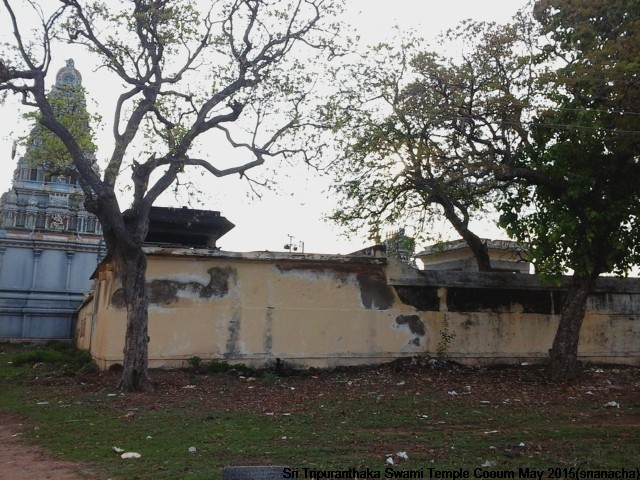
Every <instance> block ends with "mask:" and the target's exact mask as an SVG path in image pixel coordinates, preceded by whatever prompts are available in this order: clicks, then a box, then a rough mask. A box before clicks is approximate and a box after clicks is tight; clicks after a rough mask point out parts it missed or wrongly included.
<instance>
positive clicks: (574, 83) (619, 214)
mask: <svg viewBox="0 0 640 480" xmlns="http://www.w3.org/2000/svg"><path fill="white" fill-rule="evenodd" d="M535 14H536V18H537V19H538V21H539V22H540V23H541V25H542V28H543V32H542V33H547V34H548V35H549V37H550V40H551V42H552V43H551V44H550V47H549V48H548V49H547V54H548V59H546V58H545V61H547V60H548V61H552V62H555V63H556V64H558V62H559V60H558V59H559V58H563V59H565V60H567V61H566V62H565V63H564V65H562V66H560V67H559V68H557V69H556V70H555V71H553V72H551V73H550V74H549V75H547V76H546V77H545V82H546V83H547V84H548V85H550V86H551V89H550V92H552V93H550V94H549V96H548V98H549V100H550V101H551V102H553V104H554V106H553V107H551V108H548V109H544V110H541V111H540V112H539V113H538V115H537V117H536V118H535V119H534V121H533V122H532V126H531V145H530V146H529V148H528V149H526V150H525V151H523V152H522V153H523V154H522V157H521V159H520V160H521V163H520V166H524V167H526V168H529V169H532V170H535V171H537V172H539V173H541V174H543V175H544V176H545V177H546V178H547V179H549V180H550V182H549V183H548V184H544V183H542V184H538V185H535V186H534V185H531V184H529V185H521V186H519V187H518V188H517V189H514V190H512V191H510V192H509V195H508V197H507V199H506V200H505V202H504V204H503V205H502V217H501V223H502V225H503V226H505V227H506V228H507V230H508V232H509V233H510V234H511V235H513V236H514V237H516V238H517V239H518V240H520V241H523V242H527V243H528V244H529V246H530V252H531V255H532V257H533V258H534V260H535V263H536V268H537V270H538V271H539V272H540V273H541V274H543V275H545V276H547V277H557V276H558V275H560V274H561V273H563V272H566V271H567V270H568V269H571V270H573V271H574V272H576V273H578V274H580V275H588V276H597V275H599V274H600V273H604V272H613V273H618V274H623V273H625V272H627V271H628V270H629V269H630V268H631V267H632V266H633V265H634V264H638V263H639V261H640V247H639V246H640V220H639V219H640V189H639V188H638V185H640V161H639V158H640V149H639V147H638V145H640V115H638V113H637V105H638V100H639V99H640V86H639V85H640V84H639V83H638V78H640V63H639V61H640V33H639V32H640V29H639V26H640V24H639V18H640V6H639V5H638V4H635V3H633V4H632V3H630V2H627V1H614V2H609V1H606V2H605V1H601V0H599V1H593V2H572V3H567V2H560V1H555V0H544V1H539V2H537V4H536V9H535Z"/></svg>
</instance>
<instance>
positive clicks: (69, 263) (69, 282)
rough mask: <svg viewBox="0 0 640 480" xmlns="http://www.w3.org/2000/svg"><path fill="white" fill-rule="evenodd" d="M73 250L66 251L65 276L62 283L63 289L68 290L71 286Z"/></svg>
mask: <svg viewBox="0 0 640 480" xmlns="http://www.w3.org/2000/svg"><path fill="white" fill-rule="evenodd" d="M73 255H74V252H69V251H68V252H67V278H66V280H65V283H64V289H65V290H67V291H68V290H69V289H70V287H71V285H70V284H71V260H73Z"/></svg>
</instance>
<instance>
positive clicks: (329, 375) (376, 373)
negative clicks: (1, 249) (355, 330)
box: [0, 359, 640, 480]
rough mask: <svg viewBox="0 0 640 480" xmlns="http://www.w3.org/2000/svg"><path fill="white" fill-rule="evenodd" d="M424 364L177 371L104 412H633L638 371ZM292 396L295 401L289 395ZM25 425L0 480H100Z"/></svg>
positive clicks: (0, 427) (4, 447)
mask: <svg viewBox="0 0 640 480" xmlns="http://www.w3.org/2000/svg"><path fill="white" fill-rule="evenodd" d="M429 362H433V361H429V360H428V359H427V360H425V359H418V360H416V359H414V360H413V361H412V360H404V361H398V362H394V363H391V364H388V365H384V366H379V367H375V368H368V369H352V370H339V371H334V372H324V371H322V372H311V373H308V372H307V373H306V374H304V375H291V376H284V377H280V378H278V379H277V380H276V381H272V382H265V381H259V380H257V379H256V378H253V377H251V375H250V374H246V375H242V374H238V373H235V374H229V373H215V374H206V375H202V374H195V373H194V372H191V371H180V370H176V371H153V372H152V373H151V378H152V382H153V385H154V392H152V393H148V394H128V395H117V397H114V400H115V402H113V403H112V404H111V405H112V407H113V408H119V409H122V411H127V410H130V409H137V408H141V409H155V408H159V407H161V406H165V405H168V404H174V403H179V402H182V401H184V400H185V399H186V397H188V396H190V395H198V396H199V397H200V398H204V399H206V400H204V401H203V405H204V404H206V407H207V408H213V409H220V410H235V411H251V412H275V413H276V414H280V413H282V412H285V411H286V412H291V413H295V412H296V410H298V409H299V410H301V411H302V410H303V409H304V408H305V407H306V405H307V403H308V401H309V400H310V399H314V398H317V397H318V396H322V395H324V394H325V392H328V391H331V390H333V389H336V388H339V389H340V390H341V392H343V393H344V394H345V395H352V396H353V397H354V398H357V395H359V393H358V392H361V391H362V390H366V391H368V392H374V391H377V392H380V393H381V394H384V393H385V392H389V391H392V390H396V391H397V390H398V389H399V388H400V389H404V390H406V392H407V393H414V394H415V392H420V391H424V390H429V391H432V392H433V391H434V390H435V391H436V392H439V394H441V395H442V396H444V397H446V396H449V395H472V396H474V397H476V398H477V399H479V400H483V401H486V402H504V401H505V399H507V400H508V399H514V401H518V402H526V403H530V404H536V403H539V404H552V405H554V406H557V408H559V409H561V408H562V406H563V405H569V404H571V403H573V402H574V401H575V400H576V399H581V398H589V400H593V402H595V403H596V404H597V405H599V406H602V407H604V406H605V404H607V403H609V402H617V403H618V404H620V405H624V406H625V407H627V406H628V407H638V406H640V403H639V402H640V400H639V399H640V368H633V367H597V366H589V367H587V368H585V373H584V375H583V377H582V378H581V379H580V380H579V381H577V382H574V383H572V384H569V385H566V386H562V387H559V386H557V385H553V384H550V383H548V382H547V381H546V380H545V376H544V371H543V370H542V368H541V367H538V366H518V367H500V368H482V369H470V368H466V367H461V366H458V365H455V364H449V365H445V366H441V365H434V364H433V363H429ZM118 376H119V374H118V373H115V372H104V373H98V374H91V375H85V376H82V377H47V376H46V375H43V376H42V377H40V378H39V380H37V382H41V383H42V384H45V385H47V386H51V387H54V388H55V387H60V388H65V389H69V390H70V391H71V392H73V393H75V394H77V395H83V394H87V393H92V392H94V393H95V392H113V390H114V387H115V385H116V384H117V380H118ZM363 387H364V388H363ZM247 389H250V390H249V391H250V392H251V394H250V395H247V393H248V390H247ZM292 391H295V392H296V394H295V395H292V393H291V392H292ZM350 392H352V393H350ZM625 410H627V409H625ZM599 411H602V409H599ZM635 411H636V408H633V409H631V411H630V413H629V416H628V417H627V416H626V415H625V414H624V413H622V412H623V410H622V409H621V410H620V412H621V415H620V418H619V421H620V422H622V423H626V422H631V423H633V424H635V423H636V422H637V421H638V418H637V416H636V414H635ZM631 412H633V413H631ZM598 415H600V414H599V413H598V410H595V411H592V412H587V413H585V415H584V418H581V421H585V420H586V417H593V418H590V420H591V421H593V422H599V421H600V419H599V418H597V417H598ZM625 417H627V418H625ZM26 422H28V420H27V421H24V420H22V419H19V418H16V417H12V416H7V415H5V414H2V413H1V412H0V479H1V480H4V479H6V480H22V479H25V480H26V479H29V480H31V479H50V480H81V479H85V480H86V479H97V478H99V476H98V475H97V474H96V473H95V472H93V471H92V470H91V469H90V468H88V467H86V466H84V465H78V464H73V463H70V462H65V461H63V460H61V459H59V458H56V457H54V456H53V455H52V454H50V453H46V452H44V451H43V450H41V449H39V448H37V447H34V446H31V445H27V444H25V443H23V442H22V441H21V440H20V437H21V432H22V431H24V429H26V428H29V427H28V424H27V423H26Z"/></svg>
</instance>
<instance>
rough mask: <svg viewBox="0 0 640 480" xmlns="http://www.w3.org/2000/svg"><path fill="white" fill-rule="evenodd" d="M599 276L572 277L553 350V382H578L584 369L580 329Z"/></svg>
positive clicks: (550, 367)
mask: <svg viewBox="0 0 640 480" xmlns="http://www.w3.org/2000/svg"><path fill="white" fill-rule="evenodd" d="M595 278H596V276H589V275H586V276H579V275H575V274H574V276H573V281H572V283H571V286H570V287H569V290H568V291H567V296H566V297H565V300H564V303H563V304H562V314H561V316H560V323H559V324H558V330H557V331H556V336H555V338H554V340H553V347H552V349H551V352H550V354H551V362H550V364H549V374H550V378H551V380H552V381H554V382H566V381H571V380H575V379H577V378H578V376H579V375H580V373H581V371H582V365H581V363H580V361H579V360H578V342H579V341H580V328H581V327H582V321H583V320H584V314H585V311H586V307H587V297H588V296H589V293H590V292H591V287H592V286H593V283H594V281H595Z"/></svg>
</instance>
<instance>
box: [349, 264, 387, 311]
mask: <svg viewBox="0 0 640 480" xmlns="http://www.w3.org/2000/svg"><path fill="white" fill-rule="evenodd" d="M356 278H357V279H358V284H359V285H360V299H361V300H362V305H364V307H365V308H367V309H369V310H387V309H389V308H391V307H392V306H393V292H392V291H391V287H389V285H387V277H386V276H385V275H384V272H382V271H379V272H375V271H374V272H369V273H366V274H365V273H359V274H358V275H357V276H356Z"/></svg>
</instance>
